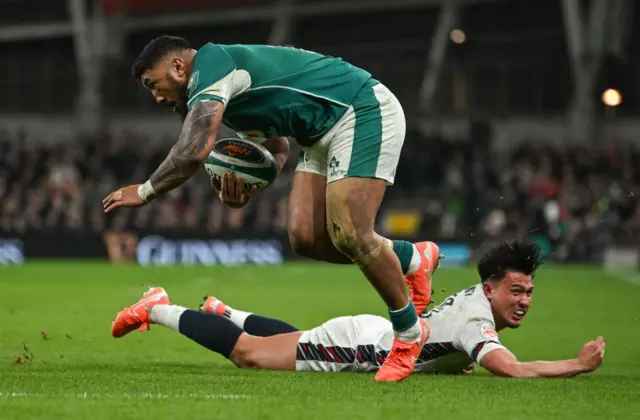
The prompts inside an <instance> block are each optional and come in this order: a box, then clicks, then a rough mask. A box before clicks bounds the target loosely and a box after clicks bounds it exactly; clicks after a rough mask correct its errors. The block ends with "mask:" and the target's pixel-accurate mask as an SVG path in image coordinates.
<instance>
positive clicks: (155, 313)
mask: <svg viewBox="0 0 640 420" xmlns="http://www.w3.org/2000/svg"><path fill="white" fill-rule="evenodd" d="M186 310H188V308H185V307H183V306H178V305H155V306H153V307H152V308H151V311H149V316H150V317H151V321H152V322H153V323H154V324H160V325H164V326H165V327H169V328H171V329H173V330H176V331H178V332H180V317H181V316H182V314H183V313H184V311H186Z"/></svg>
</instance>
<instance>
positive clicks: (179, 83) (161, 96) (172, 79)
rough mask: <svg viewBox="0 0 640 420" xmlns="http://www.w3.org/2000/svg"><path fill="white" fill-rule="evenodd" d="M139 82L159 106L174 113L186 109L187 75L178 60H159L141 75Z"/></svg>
mask: <svg viewBox="0 0 640 420" xmlns="http://www.w3.org/2000/svg"><path fill="white" fill-rule="evenodd" d="M140 81H141V82H142V85H143V86H144V87H145V88H147V90H149V92H151V95H153V98H154V99H155V100H156V102H157V103H159V104H160V105H165V106H168V107H169V108H172V109H173V110H174V111H176V112H180V111H181V110H182V109H183V108H184V107H186V105H187V84H188V82H189V75H188V74H187V71H186V66H185V63H184V61H182V60H181V59H180V58H175V57H174V58H166V59H163V60H160V61H159V62H158V64H156V65H155V66H154V67H153V68H151V69H149V70H147V71H145V72H144V73H143V74H142V77H141V80H140Z"/></svg>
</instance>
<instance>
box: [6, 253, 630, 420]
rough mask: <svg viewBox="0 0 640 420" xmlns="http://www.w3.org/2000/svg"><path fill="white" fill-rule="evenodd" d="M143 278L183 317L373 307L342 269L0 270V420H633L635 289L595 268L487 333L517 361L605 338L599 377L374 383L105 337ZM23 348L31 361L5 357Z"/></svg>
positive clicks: (158, 330) (559, 276)
mask: <svg viewBox="0 0 640 420" xmlns="http://www.w3.org/2000/svg"><path fill="white" fill-rule="evenodd" d="M474 282H475V275H474V272H473V270H472V269H449V270H444V269H443V270H441V271H440V272H439V273H438V275H437V278H436V285H435V289H436V295H435V300H436V301H440V300H441V299H443V298H444V297H446V296H447V295H448V294H450V293H454V292H457V291H458V290H459V289H461V288H462V287H464V286H467V285H469V284H472V283H474ZM152 284H159V285H162V286H164V287H165V288H166V289H167V290H168V292H169V294H170V296H171V298H172V300H173V302H174V303H178V304H182V305H185V306H189V307H194V308H195V307H196V305H197V304H198V303H199V301H200V298H201V297H202V296H203V295H205V294H215V295H217V296H218V297H220V298H222V299H223V300H225V301H226V302H227V303H229V304H231V305H232V306H235V307H237V308H239V309H244V310H250V311H253V312H257V313H261V314H263V315H267V316H272V317H279V318H282V319H284V320H287V321H289V322H291V323H293V324H294V325H296V326H297V327H298V328H308V327H313V326H316V325H317V324H319V323H321V322H323V321H326V320H327V319H329V318H331V317H335V316H339V315H346V314H357V313H377V314H381V315H384V314H385V312H386V311H385V308H384V305H383V304H382V302H381V301H380V300H379V299H378V298H377V296H376V295H375V292H374V291H373V289H372V288H371V287H370V286H369V285H368V284H367V282H366V281H365V280H364V279H363V278H362V277H361V276H360V274H359V273H358V272H357V270H355V269H354V268H351V267H346V268H345V267H338V266H329V265H289V266H285V267H272V268H260V267H247V268H235V269H230V268H163V269H151V268H146V269H145V268H140V267H134V266H131V267H127V266H108V265H102V264H86V263H85V264H80V263H78V264H71V263H34V264H29V265H26V266H24V267H15V268H1V269H0V419H3V420H4V419H20V420H22V419H35V418H37V419H55V418H60V419H134V418H136V419H139V418H153V419H160V418H162V419H164V418H167V419H183V418H185V419H186V418H189V419H200V418H202V419H218V418H220V419H284V418H287V419H296V418H300V419H305V420H307V419H316V418H317V419H320V418H322V419H332V418H348V419H365V418H366V419H377V418H380V419H382V418H384V419H389V418H407V417H408V416H410V417H411V418H416V417H423V418H431V419H437V418H445V417H446V418H456V419H458V418H469V419H480V418H492V419H519V418H527V419H529V418H540V419H553V418H557V419H569V418H579V419H591V418H593V419H596V418H597V419H601V418H603V417H605V416H606V418H607V420H610V419H631V418H640V357H639V356H640V337H639V334H640V318H639V315H638V308H639V307H640V286H638V285H633V284H630V283H626V282H624V281H621V280H620V279H616V278H611V277H608V276H606V275H604V274H602V273H601V272H600V271H599V270H597V269H595V268H580V267H545V268H543V269H541V271H540V273H539V275H538V277H537V279H536V292H535V293H534V298H533V304H532V310H531V311H530V312H529V314H528V315H527V317H526V319H525V320H524V323H523V326H522V327H521V328H520V329H519V330H511V331H505V332H504V333H502V334H501V339H502V342H503V343H505V344H506V345H507V346H508V347H509V348H510V349H511V350H512V351H514V352H515V353H516V355H518V356H519V358H520V359H521V360H535V359H560V358H568V357H573V356H574V355H575V354H576V353H577V352H578V351H579V349H580V348H581V346H582V344H583V343H584V342H586V341H588V340H590V339H593V338H595V337H596V336H598V335H603V336H604V337H605V339H606V340H607V354H606V360H605V364H604V365H603V366H602V368H601V369H600V370H598V371H597V372H595V373H593V374H589V375H583V376H579V377H576V378H572V379H548V380H510V379H500V378H495V377H492V376H490V375H488V374H487V373H486V372H482V371H480V372H477V373H476V374H475V375H473V376H472V377H446V376H419V375H413V376H411V377H409V378H408V379H407V380H406V381H404V382H402V383H398V384H379V383H376V382H375V381H374V380H373V376H372V375H370V374H349V373H338V374H321V373H318V374H313V373H295V372H266V371H252V370H240V369H236V368H235V367H233V365H231V364H230V363H229V362H227V361H226V360H224V359H223V358H222V357H220V356H218V355H216V354H213V353H210V352H208V351H207V350H205V349H203V348H201V347H200V346H198V345H196V344H194V343H192V342H190V341H189V340H187V339H185V338H184V337H182V336H180V335H179V334H176V333H175V332H173V331H170V330H168V329H165V328H163V327H160V326H155V327H153V328H152V331H151V332H148V333H144V334H141V333H138V332H135V333H133V334H130V335H129V336H127V337H124V338H122V339H118V340H116V339H113V338H111V336H110V327H111V321H112V319H113V317H114V315H115V314H116V313H117V311H118V310H120V309H122V307H124V306H125V305H127V304H130V303H132V302H134V301H135V300H137V298H138V297H139V296H140V294H141V293H142V292H143V291H144V290H146V287H147V286H149V285H152ZM441 289H446V291H442V290H441ZM43 331H44V332H45V333H46V336H47V339H44V338H43V337H42V332H43ZM23 343H24V344H26V346H27V348H28V349H29V352H31V353H32V354H33V360H31V361H24V362H23V363H16V359H17V358H18V357H20V355H21V354H22V353H23V352H24V349H23Z"/></svg>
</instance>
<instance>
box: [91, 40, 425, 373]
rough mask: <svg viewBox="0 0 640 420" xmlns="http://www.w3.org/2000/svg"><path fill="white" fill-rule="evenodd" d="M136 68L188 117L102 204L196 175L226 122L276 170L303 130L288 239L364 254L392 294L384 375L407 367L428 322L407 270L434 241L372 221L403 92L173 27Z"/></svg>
mask: <svg viewBox="0 0 640 420" xmlns="http://www.w3.org/2000/svg"><path fill="white" fill-rule="evenodd" d="M133 74H134V77H135V79H136V80H137V81H138V82H140V83H142V85H144V87H145V88H146V89H148V90H149V92H150V93H151V95H152V96H153V97H154V99H155V100H156V102H158V103H159V104H162V105H167V106H169V107H171V108H172V109H173V110H174V111H176V112H179V113H181V114H184V123H183V126H182V132H181V134H180V137H179V139H178V141H177V142H176V144H175V145H174V146H173V148H172V149H171V151H170V153H169V155H168V156H167V158H166V159H165V160H164V162H162V164H161V165H160V166H159V167H158V169H157V170H156V171H155V172H154V173H153V174H152V175H151V176H150V178H149V180H148V181H146V182H144V183H143V184H135V185H129V186H127V187H123V188H120V189H118V190H117V191H114V192H113V193H111V194H109V195H108V196H107V197H106V198H105V199H104V201H103V204H104V209H105V211H107V212H108V211H111V210H113V209H115V208H118V207H138V206H142V205H145V204H147V203H149V202H150V201H152V200H153V199H154V198H155V197H157V196H158V195H160V194H164V193H166V192H168V191H171V190H172V189H174V188H177V187H179V186H180V185H182V184H183V183H185V182H186V181H187V180H189V179H190V178H191V177H192V176H193V175H194V174H195V172H196V171H197V170H198V168H200V167H202V165H203V163H204V161H205V159H206V158H207V157H208V155H209V153H211V150H212V148H213V146H214V143H215V140H216V135H217V133H218V129H219V127H220V125H221V124H224V125H226V126H227V127H229V128H230V129H233V130H235V131H236V132H238V133H239V134H240V136H241V137H243V138H245V139H250V140H252V141H256V142H259V143H262V144H263V145H264V146H265V147H266V148H267V149H269V150H270V151H271V153H272V154H273V155H274V157H275V159H276V161H277V162H278V171H280V170H281V169H282V166H283V165H284V162H286V160H287V157H288V155H289V138H292V139H295V140H296V141H297V142H298V144H299V145H300V146H302V148H303V153H302V154H301V156H300V158H299V163H298V166H297V167H296V173H295V176H294V179H293V185H292V188H291V193H290V197H289V203H290V206H289V217H288V230H289V237H290V239H291V244H292V245H293V248H294V249H295V250H296V251H297V252H298V253H300V254H302V255H305V256H307V257H311V258H315V259H319V260H323V261H328V262H333V263H340V264H357V265H358V267H359V268H360V269H361V271H362V272H363V274H364V276H365V277H366V278H367V279H368V280H369V282H370V283H371V285H372V286H373V287H374V288H375V289H376V291H377V292H378V294H379V295H380V297H381V298H382V300H383V301H384V302H385V304H386V305H387V308H388V309H389V318H390V320H391V324H392V326H393V331H394V338H395V340H394V342H393V346H392V349H391V353H390V355H389V357H388V358H387V359H386V361H385V365H384V366H383V367H382V369H380V371H379V372H378V373H377V375H376V379H377V380H384V381H395V380H400V379H403V378H404V377H406V376H407V375H409V374H410V373H411V372H412V370H413V364H414V360H415V358H416V356H417V355H418V354H419V353H420V350H421V348H422V346H423V344H424V342H425V338H426V331H425V328H424V323H423V322H422V321H421V320H419V318H418V316H417V313H421V309H423V308H414V306H413V304H412V302H411V299H409V297H408V296H407V294H406V289H405V287H404V279H403V276H404V275H410V276H417V277H420V276H424V271H425V270H429V269H431V268H433V267H432V265H433V264H435V260H436V258H434V255H437V251H434V250H427V249H425V243H424V242H423V243H420V244H415V245H414V244H411V243H409V242H406V241H393V242H392V241H390V240H388V239H386V238H383V237H381V236H380V235H378V234H377V233H376V232H375V231H374V225H375V218H376V214H377V213H378V210H379V208H380V204H381V202H382V198H383V196H384V193H385V190H386V188H387V186H388V185H393V182H394V178H395V173H396V167H397V165H398V161H399V158H400V152H401V150H402V145H403V143H404V137H405V132H406V121H405V116H404V111H403V109H402V105H401V104H400V102H399V101H398V99H397V98H396V97H395V95H394V94H393V93H392V92H391V91H390V90H389V89H388V88H387V87H385V86H384V85H383V84H382V83H380V82H379V81H378V80H376V79H374V78H373V77H372V75H371V74H370V73H369V72H367V71H365V70H363V69H361V68H358V67H355V66H353V65H351V64H349V63H347V62H345V61H343V60H341V59H339V58H335V57H329V56H326V55H323V54H318V53H314V52H310V51H305V50H302V49H298V48H290V47H279V46H270V45H238V44H236V45H220V44H213V43H207V44H205V45H204V46H202V47H201V48H200V49H198V50H196V49H194V48H192V47H191V46H190V45H189V43H188V42H187V41H186V40H185V39H183V38H179V37H172V36H161V37H158V38H156V39H154V40H152V41H151V42H150V43H149V44H148V45H147V46H146V47H145V48H144V49H143V51H142V52H141V53H140V56H139V57H138V59H137V60H136V62H135V64H134V65H133ZM213 185H214V188H215V190H216V192H217V193H218V196H219V197H220V199H221V200H222V201H223V202H225V203H226V204H228V205H229V206H232V207H235V208H240V207H242V206H244V205H246V204H247V202H248V200H249V198H250V197H251V196H252V195H253V193H255V191H251V192H247V191H244V186H243V185H244V183H243V181H242V179H240V178H239V177H238V178H236V177H235V176H233V175H232V174H227V175H225V176H224V177H223V178H222V182H221V184H218V183H217V182H214V183H213ZM415 292H416V293H417V292H424V293H426V291H420V290H417V289H416V290H415Z"/></svg>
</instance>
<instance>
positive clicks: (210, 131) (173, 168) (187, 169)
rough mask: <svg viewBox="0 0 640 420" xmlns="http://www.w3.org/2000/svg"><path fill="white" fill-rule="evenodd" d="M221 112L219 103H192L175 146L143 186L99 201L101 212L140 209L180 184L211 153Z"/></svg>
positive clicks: (115, 192)
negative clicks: (100, 202)
mask: <svg viewBox="0 0 640 420" xmlns="http://www.w3.org/2000/svg"><path fill="white" fill-rule="evenodd" d="M223 112H224V105H223V104H222V102H218V101H200V102H198V103H196V104H195V105H194V106H193V107H192V108H191V109H190V110H189V112H188V113H187V115H186V118H185V121H184V123H183V125H182V132H181V133H180V138H179V139H178V142H177V143H176V144H175V145H174V146H173V147H172V148H171V151H170V152H169V156H167V158H166V159H165V160H164V162H162V164H160V166H159V167H158V169H156V171H155V172H154V173H153V175H151V178H150V179H149V180H148V181H147V182H145V183H144V184H134V185H129V186H127V187H123V188H120V189H118V190H116V191H114V192H112V193H111V194H109V195H108V196H107V197H106V198H105V199H104V200H102V205H103V206H104V211H105V212H110V211H111V210H114V209H116V208H118V207H139V206H142V205H144V204H146V203H148V202H150V201H151V200H153V199H154V198H155V197H156V196H157V195H159V194H162V193H165V192H167V191H170V190H172V189H174V188H176V187H178V186H180V185H182V184H184V183H185V182H186V181H187V180H188V179H189V178H191V177H192V176H193V175H194V174H195V173H196V171H197V170H198V167H199V166H200V165H202V163H203V162H204V161H205V159H206V158H207V156H208V155H209V153H211V150H212V149H213V144H214V143H215V139H216V135H217V133H218V129H219V127H220V123H221V121H222V113H223Z"/></svg>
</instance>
